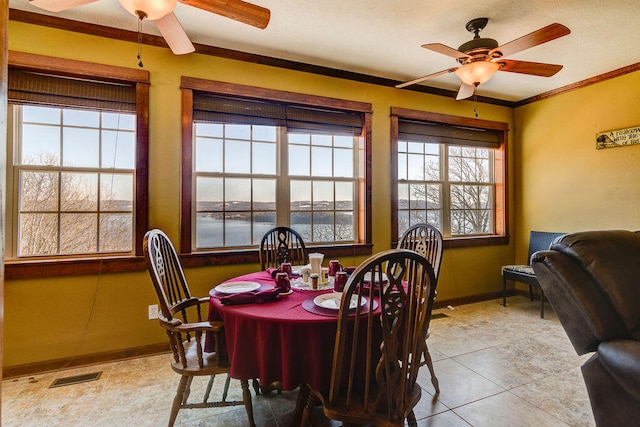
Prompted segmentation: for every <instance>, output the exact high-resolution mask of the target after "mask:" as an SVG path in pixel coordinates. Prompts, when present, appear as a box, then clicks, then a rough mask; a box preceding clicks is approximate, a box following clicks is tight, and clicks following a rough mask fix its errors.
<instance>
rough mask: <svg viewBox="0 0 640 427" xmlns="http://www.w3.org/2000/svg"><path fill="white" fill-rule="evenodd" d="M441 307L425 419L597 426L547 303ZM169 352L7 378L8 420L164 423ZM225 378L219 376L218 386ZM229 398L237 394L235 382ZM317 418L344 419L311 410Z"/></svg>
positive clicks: (285, 410) (289, 401) (267, 417)
mask: <svg viewBox="0 0 640 427" xmlns="http://www.w3.org/2000/svg"><path fill="white" fill-rule="evenodd" d="M500 302H501V301H496V300H492V301H485V302H480V303H475V304H469V305H463V306H458V307H455V308H454V309H453V310H449V309H446V308H445V309H440V310H436V311H434V314H444V315H445V316H444V317H439V318H434V319H433V320H432V322H431V337H430V338H429V340H428V344H429V349H430V352H431V356H432V358H433V361H434V368H435V371H436V375H437V376H438V379H439V381H440V390H441V392H440V395H439V396H437V397H434V396H433V393H434V391H433V387H432V386H431V380H430V376H429V371H428V370H427V369H426V368H423V369H422V370H421V373H420V378H419V383H420V384H421V386H422V387H423V389H424V393H423V396H422V400H421V401H420V403H419V405H418V407H417V408H416V411H415V412H416V416H417V418H418V419H419V421H418V424H419V425H420V426H469V425H471V426H477V427H481V426H487V427H500V426H510V427H512V426H532V427H541V426H580V427H585V426H587V427H588V426H594V425H595V423H594V421H593V417H592V414H591V407H590V405H589V398H588V396H587V392H586V388H585V386H584V383H583V381H582V375H581V372H580V365H581V364H582V363H583V362H584V360H586V358H588V356H577V355H576V353H575V352H574V350H573V347H572V346H571V344H570V343H569V340H568V338H567V337H566V335H565V333H564V330H563V329H562V327H561V326H560V324H559V322H558V320H557V318H556V316H555V315H554V313H553V310H551V308H550V307H549V306H548V305H547V309H546V311H545V316H546V317H545V318H544V319H540V317H539V303H538V302H531V301H529V300H528V299H526V298H524V297H521V296H516V297H511V298H509V299H508V303H509V305H508V307H506V308H505V307H502V305H501V304H500ZM167 358H168V355H159V356H152V357H145V358H139V359H132V360H126V361H121V362H115V363H107V364H102V365H94V366H87V367H83V368H77V369H70V370H66V371H58V372H51V373H46V374H41V375H33V376H30V377H22V378H15V379H8V380H5V381H3V384H2V391H3V395H2V425H3V426H5V427H10V426H20V427H22V426H30V427H31V426H34V427H35V426H43V427H44V426H46V427H52V426H89V425H90V426H110V427H112V426H135V427H143V426H164V425H166V424H167V420H168V416H169V410H170V407H171V400H172V398H173V395H174V393H175V388H176V386H177V382H178V375H176V374H175V373H173V371H172V370H171V369H170V367H169V362H168V360H167ZM95 371H102V376H101V377H100V379H99V380H97V381H92V382H87V383H82V384H76V385H68V386H64V387H59V388H53V389H50V388H48V387H49V386H50V385H51V383H52V382H53V381H54V380H55V379H56V378H62V377H67V376H72V375H78V374H82V373H90V372H95ZM223 380H224V378H217V379H216V386H215V389H217V390H215V389H214V392H215V391H219V390H220V389H221V388H222V383H223ZM231 384H232V385H231V392H230V396H229V398H230V399H238V400H241V392H240V386H239V383H238V381H232V382H231ZM205 386H206V379H200V381H198V379H196V380H194V384H193V386H192V392H191V396H192V397H200V396H203V394H204V388H205ZM296 395H297V390H294V391H291V392H283V393H282V394H280V395H276V394H272V395H270V396H254V399H253V408H254V414H255V419H256V423H257V425H258V426H259V427H279V426H287V425H288V424H289V422H290V420H291V416H292V414H293V410H294V407H295V400H296ZM312 423H313V425H314V426H321V427H324V426H339V425H340V423H337V422H334V421H330V420H327V419H326V418H324V416H323V414H322V412H321V409H320V408H318V409H317V410H316V411H314V414H313V418H312ZM246 424H247V420H246V414H245V412H244V408H243V407H242V406H238V407H227V408H213V409H194V410H183V411H180V413H179V414H178V419H177V422H176V425H177V426H185V427H186V426H190V427H195V426H202V427H204V426H224V427H235V426H245V425H246Z"/></svg>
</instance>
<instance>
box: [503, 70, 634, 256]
mask: <svg viewBox="0 0 640 427" xmlns="http://www.w3.org/2000/svg"><path fill="white" fill-rule="evenodd" d="M638 112H640V72H635V73H631V74H626V75H624V76H621V77H617V78H615V79H611V80H606V81H603V82H601V83H598V84H596V85H593V86H588V87H585V88H582V89H579V90H575V91H572V92H568V93H566V94H563V95H561V96H557V97H553V98H549V99H546V100H544V101H540V102H536V103H533V104H529V105H526V106H523V107H520V108H517V109H516V110H515V116H514V117H515V134H514V135H515V141H516V150H515V156H516V157H515V167H514V169H515V171H516V177H515V190H516V191H515V193H516V197H515V203H514V204H515V212H516V217H515V223H516V224H517V226H516V234H514V236H515V240H516V260H517V261H518V262H526V261H527V248H528V246H527V245H528V235H529V231H530V230H543V231H558V232H573V231H581V230H594V229H629V230H638V229H640V197H639V196H640V145H635V146H627V147H617V148H607V149H603V150H596V133H599V132H604V131H608V130H615V129H624V128H628V127H634V126H640V115H639V114H638Z"/></svg>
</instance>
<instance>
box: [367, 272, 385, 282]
mask: <svg viewBox="0 0 640 427" xmlns="http://www.w3.org/2000/svg"><path fill="white" fill-rule="evenodd" d="M374 277H375V279H376V283H378V280H379V278H380V275H379V274H378V273H376V274H374ZM388 280H389V278H388V277H387V275H386V274H385V273H382V281H383V282H386V281H388ZM364 281H365V282H370V281H371V273H370V272H367V273H365V274H364Z"/></svg>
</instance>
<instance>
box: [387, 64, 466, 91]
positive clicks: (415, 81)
mask: <svg viewBox="0 0 640 427" xmlns="http://www.w3.org/2000/svg"><path fill="white" fill-rule="evenodd" d="M457 69H458V67H453V68H448V69H446V70H442V71H438V72H437V73H432V74H427V75H426V76H422V77H418V78H417V79H415V80H411V81H410V82H405V83H400V84H399V85H396V87H397V88H398V89H402V88H403V87H407V86H411V85H414V84H416V83H420V82H421V81H423V80H427V79H431V78H433V77H438V76H441V75H443V74H447V73H453V72H454V71H456V70H457Z"/></svg>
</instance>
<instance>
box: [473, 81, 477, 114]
mask: <svg viewBox="0 0 640 427" xmlns="http://www.w3.org/2000/svg"><path fill="white" fill-rule="evenodd" d="M473 112H474V114H475V115H476V118H478V86H474V87H473Z"/></svg>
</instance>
